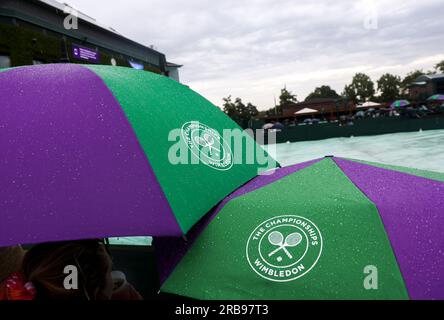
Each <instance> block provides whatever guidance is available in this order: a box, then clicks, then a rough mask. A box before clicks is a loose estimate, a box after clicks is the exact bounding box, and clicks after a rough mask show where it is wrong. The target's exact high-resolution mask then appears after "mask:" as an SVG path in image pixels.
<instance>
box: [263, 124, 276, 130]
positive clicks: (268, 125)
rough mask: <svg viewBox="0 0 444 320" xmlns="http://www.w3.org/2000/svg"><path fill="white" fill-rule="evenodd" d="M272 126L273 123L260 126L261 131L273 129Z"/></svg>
mask: <svg viewBox="0 0 444 320" xmlns="http://www.w3.org/2000/svg"><path fill="white" fill-rule="evenodd" d="M273 126H274V124H273V123H266V124H264V125H263V126H262V129H264V130H267V129H271V128H273Z"/></svg>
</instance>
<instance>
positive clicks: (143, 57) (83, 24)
mask: <svg viewBox="0 0 444 320" xmlns="http://www.w3.org/2000/svg"><path fill="white" fill-rule="evenodd" d="M70 8H71V9H74V8H72V7H70V6H69V5H67V4H63V3H60V2H58V1H55V0H1V1H0V16H5V17H10V18H15V19H18V20H23V21H25V22H27V23H31V24H34V25H37V26H39V27H42V28H45V29H48V30H51V31H54V32H57V33H60V34H64V35H67V36H69V37H70V38H73V39H77V41H81V42H82V43H88V44H93V45H95V46H98V47H102V48H105V49H108V50H112V51H115V52H118V53H121V54H123V55H126V56H128V57H131V58H134V59H137V60H140V61H143V62H144V63H148V64H151V65H154V66H156V67H159V68H160V69H161V70H162V71H164V68H165V55H164V54H163V53H161V52H159V51H157V50H154V49H153V48H150V47H149V46H145V45H143V44H141V43H138V42H136V41H134V40H131V39H129V38H127V37H125V36H123V35H122V34H120V33H118V32H117V31H116V30H114V29H113V28H110V27H107V26H104V25H102V24H100V23H98V22H97V21H96V20H95V19H94V18H92V17H90V16H88V15H86V14H84V13H81V12H78V11H77V10H76V9H74V10H76V11H77V14H78V18H79V28H78V29H75V30H74V29H70V30H66V29H65V28H64V27H63V25H62V22H63V19H64V16H65V15H66V14H68V13H65V12H64V11H69V10H70ZM65 9H67V10H65Z"/></svg>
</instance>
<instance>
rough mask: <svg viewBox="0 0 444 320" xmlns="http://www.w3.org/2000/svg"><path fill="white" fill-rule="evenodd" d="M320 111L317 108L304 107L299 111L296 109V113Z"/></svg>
mask: <svg viewBox="0 0 444 320" xmlns="http://www.w3.org/2000/svg"><path fill="white" fill-rule="evenodd" d="M318 112H319V111H318V110H316V109H310V108H303V109H301V110H299V111H296V112H295V113H294V114H312V113H318Z"/></svg>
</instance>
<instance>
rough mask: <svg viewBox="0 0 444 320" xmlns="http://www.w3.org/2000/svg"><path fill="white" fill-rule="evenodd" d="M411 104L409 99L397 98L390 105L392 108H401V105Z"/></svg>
mask: <svg viewBox="0 0 444 320" xmlns="http://www.w3.org/2000/svg"><path fill="white" fill-rule="evenodd" d="M409 104H410V102H409V101H408V100H396V101H395V102H393V103H392V104H391V105H390V106H391V107H392V108H399V107H405V106H408V105H409Z"/></svg>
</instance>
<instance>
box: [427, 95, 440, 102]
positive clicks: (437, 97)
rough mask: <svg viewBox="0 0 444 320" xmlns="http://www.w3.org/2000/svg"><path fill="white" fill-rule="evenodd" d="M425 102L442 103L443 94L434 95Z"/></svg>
mask: <svg viewBox="0 0 444 320" xmlns="http://www.w3.org/2000/svg"><path fill="white" fill-rule="evenodd" d="M427 100H431V101H444V94H434V95H433V96H430V97H429V98H428V99H427Z"/></svg>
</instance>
